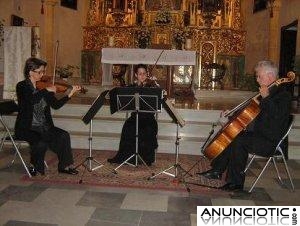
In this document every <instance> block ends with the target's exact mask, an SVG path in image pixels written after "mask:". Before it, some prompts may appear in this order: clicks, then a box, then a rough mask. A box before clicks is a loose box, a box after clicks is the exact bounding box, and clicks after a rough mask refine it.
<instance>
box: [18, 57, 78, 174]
mask: <svg viewBox="0 0 300 226" xmlns="http://www.w3.org/2000/svg"><path fill="white" fill-rule="evenodd" d="M46 66H47V63H46V62H45V61H43V60H41V59H37V58H29V59H27V60H26V63H25V67H24V76H25V79H24V80H23V81H20V82H19V83H18V84H17V86H16V92H17V98H18V106H19V113H18V116H17V119H16V123H15V135H16V137H17V138H19V139H22V140H25V141H27V142H28V143H29V145H30V149H31V152H30V158H31V164H32V167H30V170H29V171H30V173H31V175H32V176H35V175H36V174H37V173H40V174H41V175H44V174H45V170H44V158H45V153H46V151H47V149H48V148H49V149H51V150H52V151H54V152H55V153H56V154H57V157H58V160H59V162H58V172H59V173H67V174H73V175H74V174H77V173H78V171H77V170H76V169H74V168H73V167H72V164H73V155H72V150H71V142H70V135H69V133H68V132H67V131H65V130H62V129H60V128H57V127H55V126H54V124H53V120H52V117H51V112H50V107H52V108H54V109H59V108H60V107H62V106H63V105H64V104H65V103H66V102H67V101H68V100H69V99H70V98H71V96H73V94H74V93H75V92H77V91H79V90H80V89H81V87H80V86H73V87H72V90H71V91H70V93H69V94H68V95H66V96H64V97H62V98H61V99H57V98H56V97H55V96H54V94H55V93H56V87H55V86H54V85H52V86H49V87H46V88H44V89H41V90H38V89H37V82H38V81H40V80H41V78H42V77H43V75H44V74H45V70H46Z"/></svg>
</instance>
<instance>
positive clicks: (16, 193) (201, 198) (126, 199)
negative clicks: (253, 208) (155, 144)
mask: <svg viewBox="0 0 300 226" xmlns="http://www.w3.org/2000/svg"><path fill="white" fill-rule="evenodd" d="M3 153H4V152H3ZM3 153H0V166H1V169H0V178H1V180H0V225H5V226H8V225H14V226H19V225H22V226H24V225H28V226H29V225H30V226H50V225H51V226H52V225H70V226H81V225H88V226H94V225H109V226H117V225H130V226H134V225H136V226H147V225H155V226H158V225H159V226H164V225H166V226H167V225H168V226H169V225H178V226H185V225H187V226H190V225H196V213H197V209H196V207H197V206H211V205H222V206H232V205H242V206H248V205H299V203H300V196H299V194H300V193H299V189H300V161H297V160H290V161H289V166H290V170H291V174H292V175H293V178H294V184H295V187H296V190H295V192H291V191H289V190H288V189H286V188H283V187H282V186H281V185H279V184H278V182H277V181H276V179H274V178H275V176H276V175H275V174H274V171H275V170H274V169H273V167H272V166H270V167H269V168H268V169H267V171H266V172H265V174H264V175H263V178H262V179H261V181H260V182H259V183H258V185H257V188H256V189H255V190H254V192H253V193H252V194H249V193H247V192H236V193H227V192H223V191H220V190H216V189H211V190H210V191H209V192H207V193H203V194H199V193H195V192H193V187H191V193H188V192H185V191H183V192H174V191H160V190H146V189H128V188H118V187H99V186H97V187H95V186H86V185H83V184H73V185H72V184H55V183H52V184H43V183H39V182H28V181H24V180H21V178H22V176H23V175H24V172H25V171H24V169H23V168H22V165H21V164H20V163H19V162H16V163H15V164H14V165H13V166H11V167H10V168H5V166H6V164H7V162H8V159H7V156H6V155H5V156H4V154H3ZM24 155H25V158H28V156H27V153H24ZM51 155H52V154H51V153H47V156H50V157H52V156H51ZM262 163H263V162H262V160H259V161H258V162H255V164H254V165H253V167H252V168H251V169H250V171H249V173H248V176H247V181H246V187H245V189H248V188H249V185H250V183H251V181H252V180H253V179H254V177H253V176H254V175H255V174H256V173H257V172H258V168H259V167H260V166H261V165H262ZM50 167H55V166H51V165H50ZM280 168H281V169H282V164H280ZM137 170H138V169H137ZM283 178H286V177H285V176H284V175H283ZM285 181H286V180H285Z"/></svg>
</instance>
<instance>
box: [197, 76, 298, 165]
mask: <svg viewBox="0 0 300 226" xmlns="http://www.w3.org/2000/svg"><path fill="white" fill-rule="evenodd" d="M294 79H295V73H294V72H288V74H287V78H280V79H278V80H276V81H275V82H273V83H272V84H270V85H269V86H268V89H269V90H270V89H271V88H272V87H275V86H279V85H281V84H284V83H290V82H292V81H294ZM260 97H261V96H260V94H259V93H258V94H256V95H255V96H253V97H251V98H249V99H248V100H246V101H244V102H243V103H241V104H239V105H238V106H237V107H235V108H234V109H233V110H231V111H230V112H228V113H227V114H226V115H225V117H227V116H228V115H232V116H231V117H230V118H229V121H228V122H227V123H226V124H225V125H224V126H223V127H222V128H221V129H220V130H219V131H218V132H217V133H216V135H215V136H214V137H213V138H212V139H211V141H210V142H208V144H207V145H206V147H204V149H203V151H202V152H203V154H204V156H205V157H207V158H208V159H209V160H212V159H214V158H215V157H217V156H218V155H219V154H221V153H222V152H223V151H224V150H225V148H226V147H227V146H228V145H229V144H230V143H231V142H232V141H233V140H234V138H235V137H236V136H237V135H238V134H239V133H240V132H241V131H243V130H245V129H246V127H247V126H248V125H249V124H250V123H251V122H252V121H253V120H254V119H255V118H256V116H257V115H258V114H259V113H260V108H259V100H258V99H259V98H260Z"/></svg>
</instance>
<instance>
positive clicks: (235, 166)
mask: <svg viewBox="0 0 300 226" xmlns="http://www.w3.org/2000/svg"><path fill="white" fill-rule="evenodd" d="M260 152H261V151H260V149H257V150H255V149H254V139H253V133H251V132H245V133H241V134H239V135H238V136H237V137H236V138H235V139H234V140H233V142H232V143H231V144H230V145H229V146H228V147H227V148H226V149H225V150H224V151H223V152H222V153H221V154H220V155H218V156H217V157H216V158H215V159H214V160H213V161H212V162H211V166H212V168H213V169H215V170H217V171H219V172H222V173H223V172H225V170H226V169H227V176H226V181H227V182H228V183H233V184H237V185H244V182H245V174H244V170H245V167H246V165H247V160H248V155H249V153H256V154H260Z"/></svg>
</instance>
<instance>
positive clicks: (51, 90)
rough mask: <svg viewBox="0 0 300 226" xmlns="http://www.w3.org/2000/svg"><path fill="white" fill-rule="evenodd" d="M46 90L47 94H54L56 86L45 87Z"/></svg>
mask: <svg viewBox="0 0 300 226" xmlns="http://www.w3.org/2000/svg"><path fill="white" fill-rule="evenodd" d="M46 90H48V91H49V92H53V93H56V86H54V85H52V86H48V87H46Z"/></svg>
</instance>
